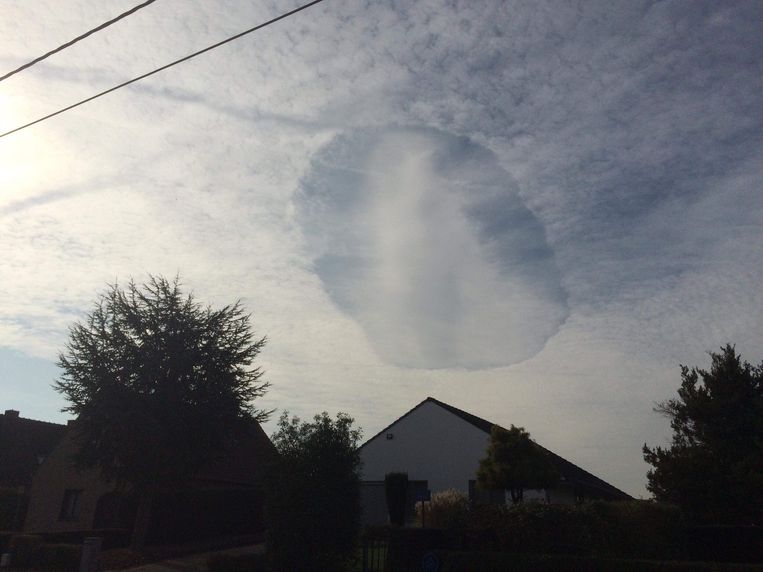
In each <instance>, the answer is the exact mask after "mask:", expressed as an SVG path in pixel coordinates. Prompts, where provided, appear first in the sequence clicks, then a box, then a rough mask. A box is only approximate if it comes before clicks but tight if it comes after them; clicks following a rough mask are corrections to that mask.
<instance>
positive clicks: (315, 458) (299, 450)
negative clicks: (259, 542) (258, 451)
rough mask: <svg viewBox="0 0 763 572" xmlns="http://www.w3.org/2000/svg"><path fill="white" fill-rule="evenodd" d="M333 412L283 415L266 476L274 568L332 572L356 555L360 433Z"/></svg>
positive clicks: (288, 571)
mask: <svg viewBox="0 0 763 572" xmlns="http://www.w3.org/2000/svg"><path fill="white" fill-rule="evenodd" d="M352 423H353V420H352V418H351V417H349V416H348V415H346V414H342V413H340V414H338V415H337V417H336V420H332V419H331V418H330V417H329V416H328V414H327V413H323V414H322V415H316V416H315V417H314V418H313V422H312V423H302V422H300V420H299V419H298V418H296V417H295V418H294V419H293V420H291V421H290V420H289V418H288V415H287V414H284V415H283V416H282V417H281V420H280V422H279V430H278V431H277V432H276V433H275V434H274V435H273V443H274V445H275V446H276V449H277V450H278V452H279V456H278V459H277V461H276V462H275V463H274V464H273V465H272V466H271V467H270V468H269V470H268V472H267V473H268V474H267V485H268V487H267V488H268V496H267V499H266V516H267V535H266V541H267V546H268V554H269V558H270V560H271V563H272V565H273V568H274V569H275V570H278V571H279V572H303V571H309V572H338V571H339V570H342V569H344V568H345V567H347V566H348V565H349V564H350V562H351V561H352V560H353V558H355V556H356V550H357V546H358V536H359V534H360V474H359V471H360V456H359V453H358V449H357V441H358V440H359V438H360V432H359V431H358V430H357V429H353V428H352Z"/></svg>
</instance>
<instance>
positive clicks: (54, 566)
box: [33, 544, 82, 572]
mask: <svg viewBox="0 0 763 572" xmlns="http://www.w3.org/2000/svg"><path fill="white" fill-rule="evenodd" d="M81 556H82V547H80V546H77V545H76V544H41V545H40V546H39V547H38V548H37V553H36V556H35V557H34V559H33V560H34V562H33V566H35V567H36V568H42V569H44V570H56V572H77V570H79V564H80V559H81Z"/></svg>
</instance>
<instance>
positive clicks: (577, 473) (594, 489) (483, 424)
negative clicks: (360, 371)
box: [361, 397, 633, 500]
mask: <svg viewBox="0 0 763 572" xmlns="http://www.w3.org/2000/svg"><path fill="white" fill-rule="evenodd" d="M425 403H433V404H435V405H438V406H440V407H442V408H443V409H445V410H446V411H449V412H450V413H452V414H453V415H455V416H457V417H460V418H461V419H463V420H464V421H466V422H467V423H469V424H470V425H473V426H474V427H476V428H477V429H479V430H480V431H483V432H484V433H486V434H488V435H490V431H491V429H492V428H493V426H494V425H498V424H497V423H491V422H490V421H487V420H486V419H482V418H481V417H477V416H476V415H472V414H471V413H468V412H467V411H464V410H463V409H459V408H458V407H453V406H452V405H448V404H447V403H444V402H442V401H440V400H439V399H435V398H434V397H427V398H426V399H425V400H424V401H422V402H421V403H419V404H418V405H416V407H414V408H413V409H411V410H410V411H408V412H407V413H405V414H403V415H402V416H400V417H398V418H397V419H396V420H395V421H393V422H392V423H390V424H389V425H387V426H386V427H385V428H384V429H382V430H381V431H379V432H378V433H377V434H376V435H374V436H373V437H371V438H370V439H369V440H368V441H366V442H365V443H363V445H362V446H361V449H362V448H363V447H365V446H366V445H367V444H368V443H369V442H371V441H373V440H374V439H375V438H376V437H378V436H379V435H381V434H382V433H386V432H387V431H388V430H389V428H390V427H392V426H393V425H395V424H396V423H397V422H398V421H400V420H401V419H403V418H405V417H407V416H408V415H410V414H411V413H413V412H414V411H416V410H417V409H418V408H419V407H421V406H422V405H424V404H425ZM498 427H500V425H498ZM535 444H536V445H537V446H538V447H540V448H541V449H543V450H544V451H546V452H547V453H548V454H549V455H551V460H552V462H553V463H554V465H555V466H556V469H557V470H558V471H559V473H560V474H561V476H562V479H563V481H564V482H567V483H570V484H572V485H573V486H577V487H581V488H583V489H585V490H586V491H588V493H589V494H591V493H600V494H602V495H603V496H606V497H608V498H615V499H618V500H628V499H632V498H633V497H631V496H630V495H629V494H627V493H625V492H623V491H621V490H620V489H618V488H617V487H613V486H612V485H610V484H609V483H607V482H606V481H603V480H602V479H600V478H599V477H597V476H595V475H592V474H591V473H589V472H588V471H586V470H584V469H581V468H580V467H578V466H577V465H575V464H574V463H571V462H569V461H568V460H567V459H564V458H562V457H560V456H559V455H557V454H556V453H554V452H552V451H549V450H548V449H546V448H545V447H543V446H541V445H538V443H535Z"/></svg>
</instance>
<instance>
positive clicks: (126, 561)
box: [100, 548, 146, 570]
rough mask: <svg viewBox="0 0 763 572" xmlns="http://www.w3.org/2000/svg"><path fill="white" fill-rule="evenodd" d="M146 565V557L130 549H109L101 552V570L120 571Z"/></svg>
mask: <svg viewBox="0 0 763 572" xmlns="http://www.w3.org/2000/svg"><path fill="white" fill-rule="evenodd" d="M145 563H146V557H145V556H144V555H143V554H142V553H140V552H137V551H135V550H132V549H130V548H111V549H109V550H104V551H103V552H101V558H100V569H101V570H121V569H123V568H135V567H136V566H140V565H142V564H145Z"/></svg>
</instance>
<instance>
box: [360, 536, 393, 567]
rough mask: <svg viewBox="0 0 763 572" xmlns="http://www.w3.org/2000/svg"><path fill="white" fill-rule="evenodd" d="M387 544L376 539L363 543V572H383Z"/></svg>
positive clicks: (366, 540) (369, 539) (385, 562)
mask: <svg viewBox="0 0 763 572" xmlns="http://www.w3.org/2000/svg"><path fill="white" fill-rule="evenodd" d="M388 551H389V542H388V541H386V540H380V539H378V538H367V539H365V540H364V541H363V572H384V570H385V566H386V565H387V552H388Z"/></svg>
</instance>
